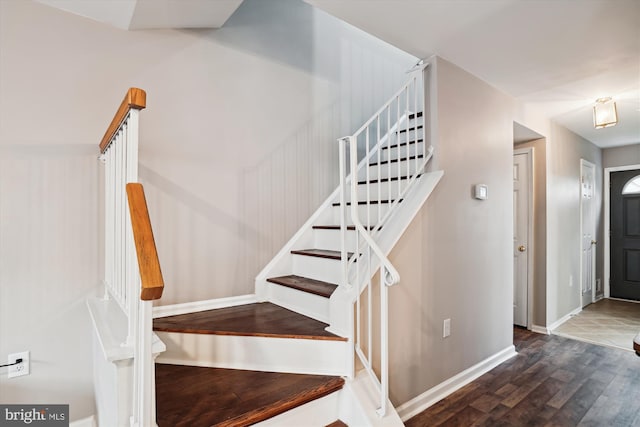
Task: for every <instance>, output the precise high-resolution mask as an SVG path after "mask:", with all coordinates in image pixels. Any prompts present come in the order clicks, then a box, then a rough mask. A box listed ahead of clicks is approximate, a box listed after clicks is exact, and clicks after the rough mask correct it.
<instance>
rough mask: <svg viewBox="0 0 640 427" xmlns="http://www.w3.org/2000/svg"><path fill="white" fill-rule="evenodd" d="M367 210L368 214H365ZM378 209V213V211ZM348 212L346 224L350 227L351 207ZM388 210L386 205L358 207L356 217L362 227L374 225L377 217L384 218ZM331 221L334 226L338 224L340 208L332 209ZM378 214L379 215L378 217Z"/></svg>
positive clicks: (351, 222)
mask: <svg viewBox="0 0 640 427" xmlns="http://www.w3.org/2000/svg"><path fill="white" fill-rule="evenodd" d="M367 208H369V212H367ZM378 208H380V211H378ZM348 209H349V211H348V212H347V214H348V215H347V224H348V225H352V224H353V221H352V220H351V206H348ZM388 210H389V204H388V203H382V204H380V205H369V206H368V207H367V206H366V205H358V216H359V218H360V221H361V222H362V224H363V225H365V226H367V225H375V224H377V222H378V217H379V216H380V217H384V215H385V214H386V213H387V211H388ZM333 211H334V212H333V220H334V222H335V221H337V222H335V223H336V224H339V223H340V206H334V207H333ZM378 213H379V215H378Z"/></svg>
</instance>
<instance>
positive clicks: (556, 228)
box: [547, 122, 603, 326]
mask: <svg viewBox="0 0 640 427" xmlns="http://www.w3.org/2000/svg"><path fill="white" fill-rule="evenodd" d="M549 140H550V143H549V144H548V145H547V183H548V187H547V245H548V247H547V326H548V325H551V324H553V323H554V322H555V321H557V320H559V319H561V318H562V317H563V316H565V315H567V314H569V313H570V312H571V311H573V310H575V309H577V308H580V307H581V299H580V253H581V251H580V242H581V240H580V159H584V160H587V161H589V162H591V163H593V164H595V166H596V191H595V205H596V206H599V207H600V206H602V179H603V178H602V172H603V171H602V150H601V149H600V148H598V147H596V146H595V145H593V144H592V143H591V142H589V141H587V140H586V139H584V138H582V137H580V136H578V135H577V134H575V133H573V132H571V131H569V130H568V129H566V128H564V127H562V126H560V125H558V124H557V123H554V122H552V123H551V133H550V138H549ZM602 221H603V215H602V209H599V210H598V212H597V213H596V224H597V229H598V234H597V235H598V236H602ZM598 240H600V241H602V239H598ZM602 249H603V248H602V245H598V246H597V247H596V251H597V252H596V278H597V279H601V278H602V272H603V253H602Z"/></svg>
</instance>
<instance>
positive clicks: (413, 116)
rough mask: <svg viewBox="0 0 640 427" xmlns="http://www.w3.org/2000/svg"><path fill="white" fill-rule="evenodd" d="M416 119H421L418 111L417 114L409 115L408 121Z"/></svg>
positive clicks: (420, 113)
mask: <svg viewBox="0 0 640 427" xmlns="http://www.w3.org/2000/svg"><path fill="white" fill-rule="evenodd" d="M416 117H422V111H418V112H417V113H411V114H409V120H411V119H415V118H416Z"/></svg>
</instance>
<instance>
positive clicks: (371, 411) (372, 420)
mask: <svg viewBox="0 0 640 427" xmlns="http://www.w3.org/2000/svg"><path fill="white" fill-rule="evenodd" d="M375 396H376V393H375V385H374V384H373V382H372V380H371V378H370V377H369V375H368V374H367V373H366V372H365V371H361V372H359V373H358V375H356V377H355V378H353V379H346V380H345V384H344V386H343V387H342V389H341V390H338V391H336V392H333V393H331V394H329V395H327V396H325V397H322V398H320V399H316V400H314V401H312V402H309V403H307V404H304V405H301V406H298V407H297V408H294V409H291V410H289V411H287V412H284V413H282V414H280V415H277V416H275V417H273V418H269V419H268V420H265V421H262V422H260V423H257V424H255V425H256V426H259V427H300V426H305V427H323V426H326V425H329V424H330V423H332V422H333V421H336V420H341V421H342V422H344V423H345V424H347V425H349V426H357V427H400V426H404V423H403V422H402V420H401V419H400V416H399V415H398V413H397V412H396V410H395V409H394V407H393V405H392V404H391V402H387V414H386V415H385V416H384V417H379V416H378V415H377V413H376V410H377V409H378V408H376V407H375V405H374V404H373V402H374V401H375Z"/></svg>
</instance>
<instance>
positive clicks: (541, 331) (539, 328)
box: [531, 325, 551, 335]
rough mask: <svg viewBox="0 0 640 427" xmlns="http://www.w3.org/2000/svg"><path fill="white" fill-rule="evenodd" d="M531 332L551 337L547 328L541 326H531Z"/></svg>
mask: <svg viewBox="0 0 640 427" xmlns="http://www.w3.org/2000/svg"><path fill="white" fill-rule="evenodd" d="M531 332H535V333H536V334H544V335H551V331H550V330H549V329H547V327H546V326H540V325H531Z"/></svg>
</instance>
